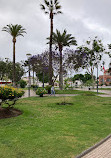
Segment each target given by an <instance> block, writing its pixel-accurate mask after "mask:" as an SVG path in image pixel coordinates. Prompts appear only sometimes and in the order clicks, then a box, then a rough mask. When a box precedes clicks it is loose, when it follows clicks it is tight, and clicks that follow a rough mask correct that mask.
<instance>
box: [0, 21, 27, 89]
mask: <svg viewBox="0 0 111 158" xmlns="http://www.w3.org/2000/svg"><path fill="white" fill-rule="evenodd" d="M25 30H26V29H24V28H23V27H22V26H21V25H18V24H16V25H12V24H9V25H7V26H6V27H3V29H2V31H5V32H8V33H9V34H10V35H11V36H12V38H13V40H12V42H13V86H14V87H15V43H16V37H18V36H23V34H24V33H26V31H25Z"/></svg>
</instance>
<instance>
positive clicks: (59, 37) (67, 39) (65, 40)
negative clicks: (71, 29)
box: [47, 29, 77, 89]
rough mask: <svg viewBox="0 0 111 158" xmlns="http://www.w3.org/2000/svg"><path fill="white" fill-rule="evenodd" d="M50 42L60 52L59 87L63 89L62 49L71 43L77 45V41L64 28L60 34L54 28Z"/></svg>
mask: <svg viewBox="0 0 111 158" xmlns="http://www.w3.org/2000/svg"><path fill="white" fill-rule="evenodd" d="M47 39H49V38H47ZM52 44H54V45H55V46H56V48H58V49H59V52H60V74H59V87H60V89H63V69H62V51H63V48H64V47H65V46H68V47H70V46H71V45H77V43H76V40H75V37H72V36H71V34H67V31H66V30H64V31H63V33H62V34H61V33H60V31H58V30H57V29H56V33H53V35H52Z"/></svg>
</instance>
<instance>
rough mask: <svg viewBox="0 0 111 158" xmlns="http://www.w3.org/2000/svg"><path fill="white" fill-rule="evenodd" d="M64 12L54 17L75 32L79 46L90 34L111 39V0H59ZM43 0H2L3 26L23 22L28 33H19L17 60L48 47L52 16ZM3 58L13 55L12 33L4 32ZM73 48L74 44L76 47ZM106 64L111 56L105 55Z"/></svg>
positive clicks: (0, 25) (0, 39)
mask: <svg viewBox="0 0 111 158" xmlns="http://www.w3.org/2000/svg"><path fill="white" fill-rule="evenodd" d="M59 2H60V4H61V6H62V9H61V10H62V12H63V14H61V15H57V16H55V17H54V31H55V30H56V29H58V30H60V31H61V32H63V30H64V29H66V30H67V33H70V34H72V36H74V37H75V38H76V40H77V43H78V46H80V45H82V44H84V43H85V41H86V40H88V38H89V37H91V38H93V37H95V36H98V38H99V39H101V40H102V42H103V44H104V45H105V46H107V44H109V43H111V17H110V16H111V9H110V7H111V0H93V1H92V0H59ZM41 3H43V0H9V1H7V0H0V30H2V28H3V27H4V26H6V25H8V24H13V25H14V24H20V25H22V26H23V27H24V28H25V29H26V32H27V34H25V35H24V37H17V42H16V62H18V61H21V60H26V58H27V57H26V54H27V53H30V54H32V55H35V54H38V53H42V52H44V50H46V49H48V45H47V44H46V43H47V40H46V38H47V37H49V34H50V19H49V16H48V15H45V14H44V12H43V11H42V10H41V9H40V4H41ZM0 34H1V35H0V58H10V59H11V60H12V56H13V44H12V37H11V36H10V35H9V34H8V33H6V32H3V31H1V32H0ZM72 48H73V47H72ZM103 59H104V61H105V62H106V64H105V67H106V68H107V67H108V64H109V62H110V59H109V57H108V56H107V55H104V58H103Z"/></svg>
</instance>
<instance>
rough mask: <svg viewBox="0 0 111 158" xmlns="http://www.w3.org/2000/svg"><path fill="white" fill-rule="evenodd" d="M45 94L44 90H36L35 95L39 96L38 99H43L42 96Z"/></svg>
mask: <svg viewBox="0 0 111 158" xmlns="http://www.w3.org/2000/svg"><path fill="white" fill-rule="evenodd" d="M46 93H47V91H46V89H44V88H38V89H37V90H36V94H37V95H39V96H40V97H43V94H46Z"/></svg>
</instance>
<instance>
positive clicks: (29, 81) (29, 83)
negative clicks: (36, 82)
mask: <svg viewBox="0 0 111 158" xmlns="http://www.w3.org/2000/svg"><path fill="white" fill-rule="evenodd" d="M26 56H27V58H28V67H29V76H28V77H29V78H28V97H30V87H31V80H30V57H31V54H26Z"/></svg>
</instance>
